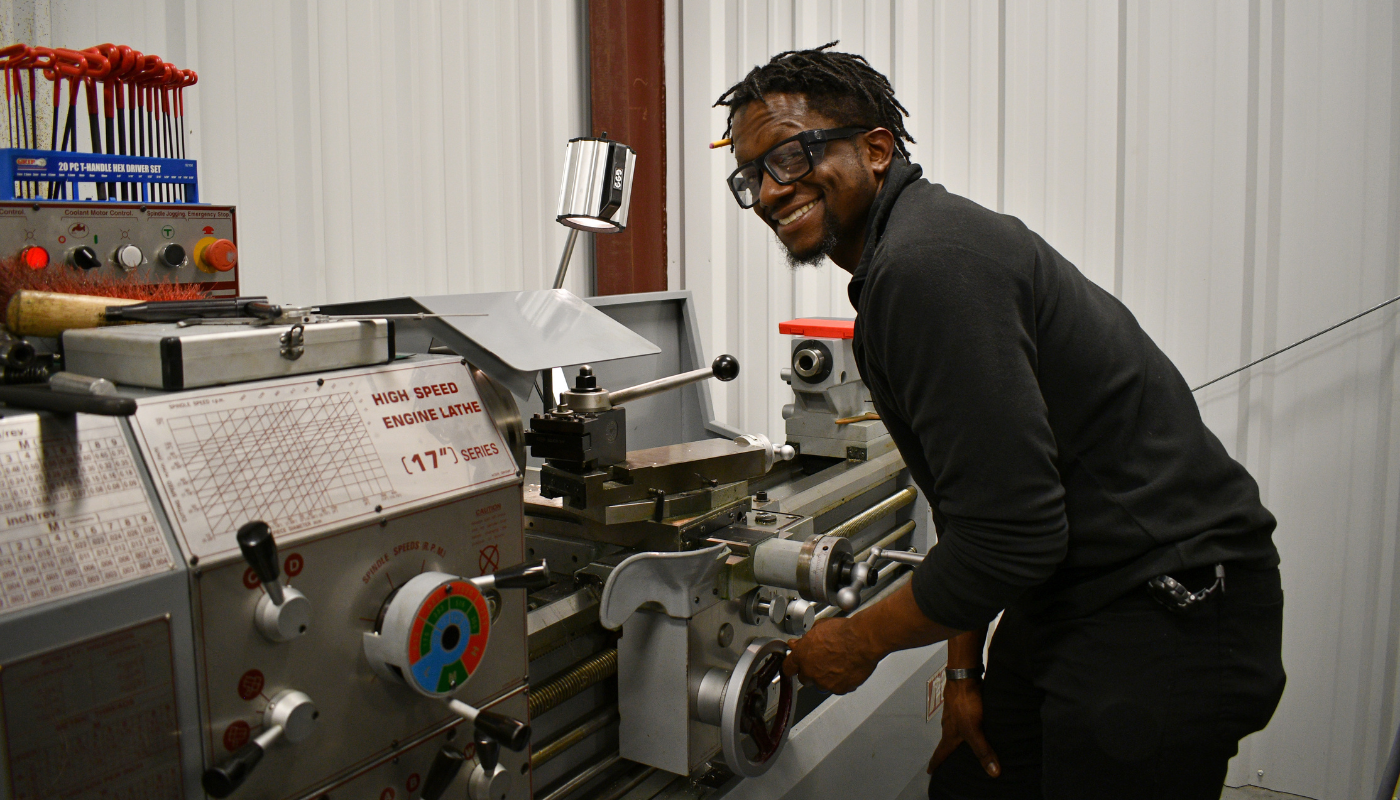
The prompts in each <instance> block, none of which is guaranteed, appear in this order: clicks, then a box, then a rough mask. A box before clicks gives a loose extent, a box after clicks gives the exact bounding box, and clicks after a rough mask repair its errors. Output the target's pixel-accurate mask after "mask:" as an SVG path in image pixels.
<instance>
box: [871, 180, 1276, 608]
mask: <svg viewBox="0 0 1400 800" xmlns="http://www.w3.org/2000/svg"><path fill="white" fill-rule="evenodd" d="M922 174H923V170H922V169H920V167H919V166H918V165H915V164H906V163H903V162H896V163H895V164H894V165H893V166H892V167H891V169H890V172H889V173H888V175H887V176H886V180H885V185H884V186H883V188H882V189H881V191H880V193H879V195H878V196H877V198H876V200H875V203H874V204H873V206H872V207H871V211H870V219H869V223H868V228H867V232H866V243H865V250H864V252H863V253H862V254H861V260H860V263H859V265H858V266H857V267H856V269H855V272H854V273H853V275H852V277H851V283H850V287H849V290H848V291H849V293H850V298H851V304H852V305H854V306H855V308H856V312H857V317H856V324H855V340H854V346H855V355H856V361H857V363H858V365H859V367H860V373H861V376H862V377H863V378H864V379H865V382H866V384H867V385H868V386H869V388H870V392H871V395H872V397H873V398H874V401H875V407H876V409H877V410H878V411H879V412H880V416H881V418H882V419H883V420H884V423H885V425H886V427H888V429H889V431H890V435H891V436H892V437H893V438H894V441H895V443H896V444H897V445H898V446H899V450H900V453H901V454H902V455H903V456H904V460H905V463H907V464H908V465H909V469H910V472H911V473H912V474H913V477H914V480H915V482H917V483H918V485H919V487H920V488H921V489H922V490H923V491H924V493H925V495H926V496H927V497H928V499H929V505H930V506H931V507H932V509H933V515H934V522H935V525H936V526H937V529H938V544H937V546H935V547H934V548H933V549H932V551H931V553H930V555H929V557H928V558H927V559H925V561H924V563H923V565H922V566H920V567H919V568H918V569H917V570H915V572H914V579H913V583H914V596H915V598H916V600H917V602H918V604H919V607H920V609H921V610H922V611H923V612H924V614H925V615H927V616H928V617H929V618H930V619H932V620H934V621H936V622H940V623H942V624H944V625H947V626H949V627H951V628H954V629H957V630H971V629H974V628H980V627H983V626H985V625H986V624H987V623H988V622H989V621H990V620H991V619H992V618H993V617H995V616H996V614H997V612H999V611H1001V610H1002V609H1004V608H1007V607H1009V606H1011V605H1013V604H1020V606H1021V607H1023V608H1025V609H1026V610H1027V611H1028V612H1029V613H1032V614H1038V615H1052V616H1054V617H1070V616H1081V615H1085V614H1089V613H1092V612H1093V611H1095V610H1097V609H1098V608H1100V607H1102V606H1103V605H1104V604H1106V603H1108V602H1109V601H1111V600H1113V599H1114V598H1116V597H1119V596H1121V595H1122V594H1124V593H1125V592H1127V591H1129V590H1131V589H1133V588H1134V587H1137V586H1139V585H1141V584H1142V583H1143V582H1144V581H1146V580H1147V579H1148V578H1150V577H1152V576H1154V575H1159V574H1162V573H1169V572H1171V571H1173V570H1181V569H1185V568H1190V567H1197V566H1207V565H1210V564H1214V563H1217V562H1221V561H1227V562H1232V563H1233V564H1235V565H1236V566H1237V567H1247V568H1270V567H1273V566H1276V565H1277V564H1278V552H1277V550H1276V549H1275V548H1274V545H1273V540H1272V533H1273V529H1274V525H1275V522H1274V518H1273V515H1271V514H1270V513H1269V512H1268V511H1267V510H1266V509H1265V508H1264V506H1263V505H1262V504H1261V503H1260V501H1259V487H1258V485H1257V484H1256V483H1255V482H1254V479H1253V478H1251V477H1250V475H1249V473H1248V472H1246V471H1245V469H1244V467H1243V466H1241V465H1240V464H1239V463H1238V462H1236V461H1235V460H1234V459H1232V458H1231V457H1230V456H1229V454H1228V453H1226V451H1225V448H1224V447H1223V446H1222V445H1221V443H1220V440H1219V439H1217V438H1216V437H1215V435H1214V434H1212V433H1211V432H1210V430H1208V429H1207V428H1206V426H1205V424H1204V423H1203V422H1202V421H1201V415H1200V411H1199V410H1198V409H1197V407H1196V402H1195V400H1194V398H1193V397H1192V396H1191V392H1190V390H1189V389H1188V387H1187V385H1186V382H1185V381H1184V380H1183V379H1182V377H1181V373H1179V372H1178V371H1177V369H1176V367H1174V366H1173V365H1172V363H1171V361H1170V360H1168V359H1167V357H1166V355H1165V354H1163V353H1162V351H1161V350H1160V349H1158V348H1157V346H1156V345H1155V344H1153V342H1152V340H1151V339H1150V338H1149V337H1148V336H1147V334H1146V333H1145V332H1144V331H1143V330H1142V328H1141V327H1140V326H1139V325H1138V323H1137V320H1136V319H1134V318H1133V315H1132V313H1131V312H1130V311H1128V309H1127V307H1125V306H1124V305H1123V304H1122V303H1120V302H1119V301H1118V300H1117V299H1116V298H1114V297H1113V296H1112V295H1111V294H1109V293H1108V292H1105V291H1104V290H1102V289H1100V288H1099V287H1098V286H1097V285H1095V284H1094V283H1093V282H1091V281H1089V280H1088V279H1087V278H1085V277H1084V276H1083V275H1082V274H1081V273H1080V272H1079V270H1077V269H1075V267H1074V265H1073V264H1071V263H1069V261H1067V260H1065V258H1064V257H1063V256H1061V255H1060V254H1059V253H1057V252H1055V250H1054V249H1052V248H1051V247H1050V246H1049V245H1048V244H1046V243H1045V241H1044V240H1043V239H1041V238H1040V237H1039V236H1037V235H1036V234H1034V233H1032V232H1031V231H1030V230H1029V229H1027V228H1026V226H1025V225H1024V224H1022V223H1021V221H1020V220H1018V219H1016V218H1014V217H1009V216H1004V215H1001V214H997V213H994V212H992V211H989V210H987V209H985V208H983V207H981V206H979V205H977V204H976V203H973V202H972V201H970V200H967V199H965V198H962V197H958V196H956V195H953V194H950V193H949V192H948V191H947V190H946V189H944V188H943V187H942V186H938V185H934V184H931V183H929V182H928V181H926V180H923V179H922V177H921V176H922ZM1227 569H1228V568H1227ZM1226 583H1227V588H1228V577H1227V581H1226ZM1191 588H1193V589H1196V588H1201V587H1195V586H1193V587H1191Z"/></svg>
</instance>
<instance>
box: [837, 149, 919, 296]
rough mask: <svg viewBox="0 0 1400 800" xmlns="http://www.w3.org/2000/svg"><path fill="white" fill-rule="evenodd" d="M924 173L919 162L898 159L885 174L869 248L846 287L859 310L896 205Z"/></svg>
mask: <svg viewBox="0 0 1400 800" xmlns="http://www.w3.org/2000/svg"><path fill="white" fill-rule="evenodd" d="M923 174H924V168H923V167H921V166H919V165H918V164H914V163H912V162H909V161H904V160H902V159H898V158H896V159H895V160H894V161H893V162H892V163H891V164H890V171H889V172H888V173H887V174H886V175H885V185H884V186H882V187H880V193H879V194H877V195H876V196H875V202H873V203H871V204H870V215H869V217H868V218H867V220H866V223H865V225H866V227H865V249H864V250H862V251H861V254H860V263H858V264H856V269H855V272H852V273H851V282H850V284H849V285H848V286H847V287H846V294H847V295H849V296H850V298H851V305H852V306H853V307H855V308H856V309H859V308H860V294H861V291H862V290H863V289H864V288H865V281H866V279H867V278H869V277H870V263H871V262H872V261H873V260H874V259H875V250H876V248H878V247H879V244H880V239H882V238H883V237H884V235H885V224H886V223H887V222H889V220H890V213H891V212H892V211H893V210H894V204H895V203H896V202H897V201H898V200H899V197H900V195H901V194H903V193H904V190H905V188H907V187H908V186H909V185H910V184H912V183H914V182H915V181H917V180H919V179H920V178H921V177H923Z"/></svg>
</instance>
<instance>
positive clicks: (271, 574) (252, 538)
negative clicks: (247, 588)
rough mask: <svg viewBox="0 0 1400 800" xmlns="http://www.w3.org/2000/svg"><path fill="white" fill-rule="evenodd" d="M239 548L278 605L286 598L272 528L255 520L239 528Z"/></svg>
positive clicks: (274, 603)
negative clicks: (279, 579) (280, 578)
mask: <svg viewBox="0 0 1400 800" xmlns="http://www.w3.org/2000/svg"><path fill="white" fill-rule="evenodd" d="M237 538H238V549H239V550H241V551H243V558H244V560H246V561H247V562H248V566H250V567H252V568H253V572H254V573H256V574H257V576H258V580H260V581H262V585H263V588H264V589H266V590H267V596H268V599H270V600H272V604H273V605H276V606H280V605H282V601H283V599H284V596H283V593H282V584H281V582H280V581H278V578H279V577H280V576H281V572H280V571H279V570H278V568H277V542H275V541H273V540H272V529H271V528H269V527H268V526H267V523H266V522H262V521H260V520H254V521H253V522H249V523H246V524H244V525H243V527H241V528H239V529H238V537H237Z"/></svg>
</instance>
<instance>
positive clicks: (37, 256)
mask: <svg viewBox="0 0 1400 800" xmlns="http://www.w3.org/2000/svg"><path fill="white" fill-rule="evenodd" d="M19 260H20V263H22V264H24V265H25V266H26V267H29V268H30V269H36V270H37V269H43V268H44V267H47V266H48V265H49V251H47V250H45V249H44V248H42V247H39V246H38V245H31V246H29V247H26V248H24V249H23V250H21V251H19Z"/></svg>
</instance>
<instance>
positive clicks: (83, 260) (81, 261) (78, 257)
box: [68, 245, 102, 270]
mask: <svg viewBox="0 0 1400 800" xmlns="http://www.w3.org/2000/svg"><path fill="white" fill-rule="evenodd" d="M68 260H69V262H71V263H72V264H73V266H75V267H78V268H80V269H83V270H89V269H97V268H98V267H100V266H102V259H100V258H98V257H97V251H96V250H93V249H92V248H91V247H88V246H86V245H84V246H82V247H75V248H73V253H72V255H70V256H69V257H68Z"/></svg>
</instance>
